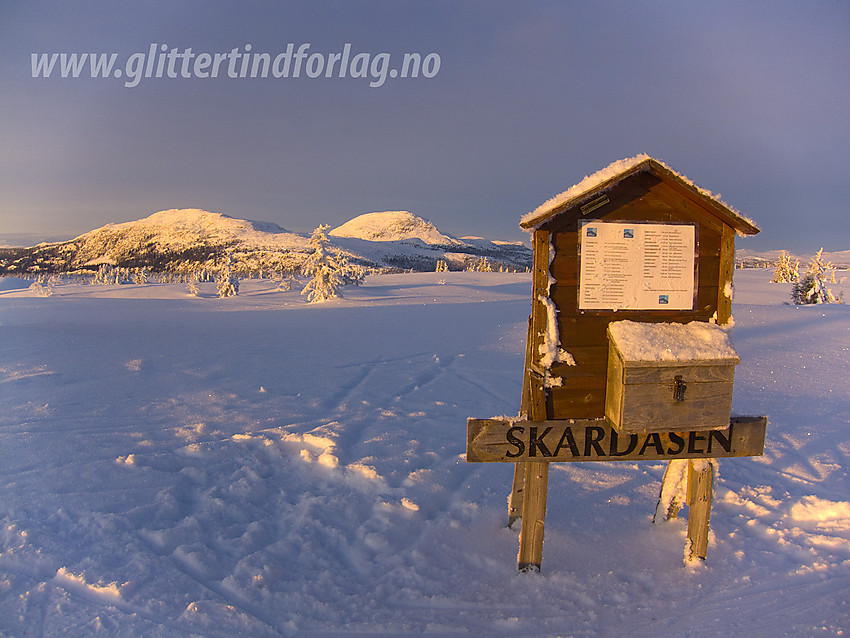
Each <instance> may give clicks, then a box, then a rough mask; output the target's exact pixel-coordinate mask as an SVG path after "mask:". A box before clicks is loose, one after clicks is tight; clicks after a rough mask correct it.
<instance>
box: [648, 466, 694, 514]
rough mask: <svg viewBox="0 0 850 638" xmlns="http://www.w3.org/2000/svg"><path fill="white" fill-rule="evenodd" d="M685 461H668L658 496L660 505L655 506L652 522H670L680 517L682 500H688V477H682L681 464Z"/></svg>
mask: <svg viewBox="0 0 850 638" xmlns="http://www.w3.org/2000/svg"><path fill="white" fill-rule="evenodd" d="M682 463H685V461H684V460H681V459H674V460H670V461H667V469H665V470H664V478H662V479H661V492H660V493H659V494H658V503H657V504H656V506H655V515H654V516H653V517H652V522H653V523H655V522H656V521H658V520H663V521H669V520H672V519H675V518H677V517H678V515H679V508H680V507H681V506H682V502H681V501H682V500H686V498H687V495H686V491H685V489H683V488H686V481H687V475H685V476H684V477H683V476H682V469H681V464H682Z"/></svg>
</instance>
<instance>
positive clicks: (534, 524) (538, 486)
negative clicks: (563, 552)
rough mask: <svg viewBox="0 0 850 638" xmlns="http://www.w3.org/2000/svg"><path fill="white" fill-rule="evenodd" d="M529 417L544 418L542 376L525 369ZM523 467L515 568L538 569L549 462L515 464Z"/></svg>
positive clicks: (544, 403) (536, 419)
mask: <svg viewBox="0 0 850 638" xmlns="http://www.w3.org/2000/svg"><path fill="white" fill-rule="evenodd" d="M527 376H528V388H529V395H528V401H529V411H530V414H529V417H530V418H531V420H532V421H545V420H546V390H545V388H544V387H543V379H542V378H540V377H539V376H537V375H536V374H534V373H533V372H531V371H528V372H527ZM517 465H522V466H523V467H522V470H523V495H522V527H521V528H520V533H519V554H518V555H517V569H519V571H521V572H529V571H534V572H539V571H540V564H541V563H542V562H543V530H544V525H545V519H546V492H547V490H548V488H549V463H547V462H539V461H526V462H524V463H517Z"/></svg>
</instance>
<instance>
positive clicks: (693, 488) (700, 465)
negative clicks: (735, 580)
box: [688, 460, 714, 560]
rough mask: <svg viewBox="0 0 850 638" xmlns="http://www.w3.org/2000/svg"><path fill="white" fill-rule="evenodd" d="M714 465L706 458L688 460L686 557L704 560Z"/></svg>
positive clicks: (706, 547)
mask: <svg viewBox="0 0 850 638" xmlns="http://www.w3.org/2000/svg"><path fill="white" fill-rule="evenodd" d="M713 482H714V466H713V465H712V464H711V462H710V461H708V460H700V461H697V463H694V461H688V507H689V508H690V511H689V512H688V550H689V551H688V558H689V559H690V558H693V557H694V556H696V557H698V558H701V559H703V560H705V557H706V554H707V553H708V519H709V515H710V514H711V492H712V484H713Z"/></svg>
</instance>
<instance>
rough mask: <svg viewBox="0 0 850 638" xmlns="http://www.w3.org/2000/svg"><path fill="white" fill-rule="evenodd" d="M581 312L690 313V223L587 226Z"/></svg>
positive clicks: (583, 230)
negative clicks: (664, 311)
mask: <svg viewBox="0 0 850 638" xmlns="http://www.w3.org/2000/svg"><path fill="white" fill-rule="evenodd" d="M580 232H581V270H580V272H579V298H578V307H579V310H692V309H693V307H694V247H695V236H696V229H695V226H694V225H692V224H638V223H630V222H600V221H584V222H582V224H581V226H580Z"/></svg>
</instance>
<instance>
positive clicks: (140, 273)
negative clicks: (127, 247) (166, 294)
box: [133, 268, 148, 285]
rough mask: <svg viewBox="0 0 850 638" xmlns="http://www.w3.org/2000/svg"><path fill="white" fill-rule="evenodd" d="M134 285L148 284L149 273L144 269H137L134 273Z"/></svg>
mask: <svg viewBox="0 0 850 638" xmlns="http://www.w3.org/2000/svg"><path fill="white" fill-rule="evenodd" d="M133 283H135V284H139V285H142V284H146V283H148V273H147V271H146V270H145V269H144V268H136V270H135V271H134V272H133Z"/></svg>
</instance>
